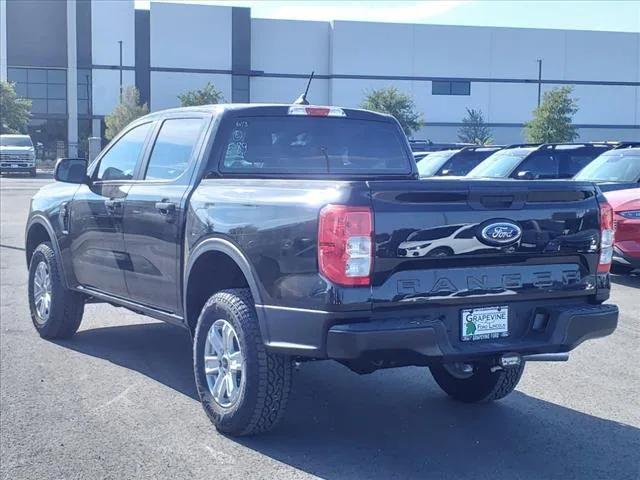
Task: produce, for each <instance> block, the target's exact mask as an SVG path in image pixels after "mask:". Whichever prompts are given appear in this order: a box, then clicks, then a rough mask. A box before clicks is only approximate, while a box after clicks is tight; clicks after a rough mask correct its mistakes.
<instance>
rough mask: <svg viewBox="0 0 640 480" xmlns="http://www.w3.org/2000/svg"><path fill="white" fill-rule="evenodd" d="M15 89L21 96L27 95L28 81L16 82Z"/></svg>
mask: <svg viewBox="0 0 640 480" xmlns="http://www.w3.org/2000/svg"><path fill="white" fill-rule="evenodd" d="M13 88H14V90H15V91H16V95H18V96H19V97H26V96H27V84H26V83H15V84H14V85H13Z"/></svg>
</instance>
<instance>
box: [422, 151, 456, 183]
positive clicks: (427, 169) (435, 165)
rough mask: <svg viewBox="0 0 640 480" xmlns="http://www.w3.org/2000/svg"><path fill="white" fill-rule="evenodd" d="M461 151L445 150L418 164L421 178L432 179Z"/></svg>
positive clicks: (425, 158)
mask: <svg viewBox="0 0 640 480" xmlns="http://www.w3.org/2000/svg"><path fill="white" fill-rule="evenodd" d="M459 151H460V150H443V151H441V152H434V153H430V154H429V155H427V156H426V157H424V158H423V159H422V160H420V161H419V162H418V172H420V176H421V177H432V176H434V175H435V174H436V172H437V171H438V170H440V168H441V167H442V165H444V164H445V163H446V161H447V160H449V159H450V158H451V157H452V156H453V155H454V154H455V153H457V152H459Z"/></svg>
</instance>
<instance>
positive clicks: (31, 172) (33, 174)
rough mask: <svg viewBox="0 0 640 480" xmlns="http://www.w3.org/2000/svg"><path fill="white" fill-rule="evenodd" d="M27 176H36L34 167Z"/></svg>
mask: <svg viewBox="0 0 640 480" xmlns="http://www.w3.org/2000/svg"><path fill="white" fill-rule="evenodd" d="M29 176H30V177H35V176H36V169H35V168H34V169H33V170H31V171H30V172H29Z"/></svg>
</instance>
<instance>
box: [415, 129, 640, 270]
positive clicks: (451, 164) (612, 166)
mask: <svg viewBox="0 0 640 480" xmlns="http://www.w3.org/2000/svg"><path fill="white" fill-rule="evenodd" d="M410 143H411V147H412V149H413V150H414V153H413V155H414V158H415V160H416V163H417V165H418V170H419V172H420V176H421V178H437V177H446V178H451V177H467V178H504V179H514V180H543V179H574V180H580V181H588V182H594V183H597V184H598V185H599V187H600V189H601V190H602V191H603V192H605V195H606V197H607V200H608V202H609V203H610V204H611V206H612V208H613V210H614V217H615V218H614V223H615V226H616V234H615V235H616V237H615V238H616V242H615V247H614V255H613V256H614V258H613V266H612V270H613V271H614V272H616V273H628V272H631V271H632V270H634V269H635V268H640V142H588V143H557V144H517V145H509V146H504V145H491V146H477V145H464V144H458V145H456V144H448V145H446V144H441V145H440V146H438V147H436V148H437V150H436V148H434V145H435V144H428V149H429V150H431V151H425V150H426V149H425V145H424V142H422V141H412V142H410ZM433 150H435V151H433ZM451 234H452V235H453V236H454V237H455V236H456V235H462V233H461V232H458V231H455V229H454V231H452V232H451ZM412 240H413V242H414V243H415V245H414V244H413V243H411V242H407V245H406V252H407V254H408V255H410V254H411V253H413V250H414V249H415V247H416V246H417V245H418V244H419V243H421V240H422V239H412ZM431 247H433V244H431V245H430V248H431Z"/></svg>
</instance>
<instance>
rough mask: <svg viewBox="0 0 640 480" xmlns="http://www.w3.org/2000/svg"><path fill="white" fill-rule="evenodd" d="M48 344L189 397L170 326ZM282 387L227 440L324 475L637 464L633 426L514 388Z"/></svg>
mask: <svg viewBox="0 0 640 480" xmlns="http://www.w3.org/2000/svg"><path fill="white" fill-rule="evenodd" d="M57 343H58V344H60V345H63V346H65V347H67V348H70V349H73V350H76V351H79V352H83V353H86V354H88V355H91V356H95V357H99V358H103V359H105V360H107V361H109V362H112V363H114V364H117V365H120V366H122V367H125V368H129V369H132V370H135V371H138V372H139V373H142V374H144V375H146V376H148V377H150V378H152V379H153V380H155V381H158V382H160V383H162V384H164V385H166V386H168V387H170V388H172V389H174V390H176V391H178V392H181V393H183V394H184V395H187V396H189V397H191V398H193V399H194V400H197V395H196V391H195V387H194V386H193V374H192V367H191V344H190V340H189V337H188V335H187V334H186V332H183V331H181V330H180V329H178V328H176V327H172V326H170V325H165V324H160V323H149V324H141V325H130V326H122V327H109V328H98V329H94V330H84V331H81V332H79V333H78V334H77V336H76V337H74V339H73V340H70V341H61V342H57ZM525 375H527V372H525ZM293 385H294V386H293V390H292V394H291V397H290V400H289V408H288V411H287V415H286V417H285V419H284V421H283V423H282V424H281V426H280V427H279V428H278V429H277V430H276V431H274V432H272V433H269V434H266V435H262V436H258V437H252V438H241V439H230V440H232V441H235V442H238V443H239V444H241V445H244V446H245V447H248V448H251V449H252V450H254V451H256V452H260V453H261V454H264V455H267V456H269V457H270V458H272V459H274V460H277V461H279V462H282V463H285V464H288V465H290V466H293V467H295V468H297V469H300V470H302V471H304V472H307V473H309V474H313V475H316V476H319V477H321V478H325V479H331V480H338V479H340V480H343V479H374V478H375V479H378V478H380V479H393V478H397V479H406V478H425V479H426V478H456V479H464V478H469V479H473V480H478V479H480V478H491V479H502V478H505V479H506V478H508V479H514V478H530V479H536V480H537V479H541V478H562V479H563V480H564V479H567V478H576V479H583V478H611V479H614V478H615V479H624V478H629V479H637V473H638V469H639V468H640V462H639V460H638V456H637V453H638V451H640V429H636V428H634V427H631V426H628V425H624V424H621V423H618V422H615V421H611V420H606V419H602V418H598V417H595V416H591V415H588V414H584V413H580V412H578V411H575V410H571V409H569V408H565V407H562V406H559V405H556V404H554V403H551V402H547V401H543V400H540V399H537V398H535V397H532V396H529V395H526V394H523V393H520V392H515V393H513V394H512V395H511V396H510V397H508V398H507V399H505V400H503V401H501V402H497V403H495V404H490V405H465V404H460V403H456V402H453V401H450V400H448V399H447V398H446V396H445V395H444V394H443V393H442V392H441V391H440V390H439V389H438V387H437V386H436V385H435V383H434V382H433V380H432V379H431V376H430V375H429V373H428V372H427V371H426V369H424V368H405V369H396V370H386V371H379V372H376V373H374V374H371V375H367V376H358V375H355V374H353V373H351V372H350V371H348V370H347V369H346V368H344V367H342V366H340V365H338V364H336V363H333V362H316V363H307V364H303V365H302V367H301V368H300V370H299V371H297V372H295V373H294V384H293ZM557 388H558V389H562V388H563V386H562V385H561V384H559V385H558V386H557ZM594 388H596V387H595V386H594ZM631 401H632V402H633V400H631ZM202 422H208V420H207V419H206V416H205V415H204V413H203V414H202ZM211 434H212V435H217V434H216V433H215V430H214V429H213V427H212V429H211ZM256 473H257V474H258V472H256ZM258 476H259V474H258Z"/></svg>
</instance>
